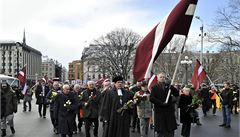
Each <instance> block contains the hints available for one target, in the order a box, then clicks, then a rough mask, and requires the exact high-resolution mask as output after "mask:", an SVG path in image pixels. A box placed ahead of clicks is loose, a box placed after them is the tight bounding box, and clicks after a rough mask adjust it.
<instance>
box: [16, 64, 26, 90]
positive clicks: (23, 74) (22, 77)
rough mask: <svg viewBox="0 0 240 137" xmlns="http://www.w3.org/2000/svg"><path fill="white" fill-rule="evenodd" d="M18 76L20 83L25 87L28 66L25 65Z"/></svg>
mask: <svg viewBox="0 0 240 137" xmlns="http://www.w3.org/2000/svg"><path fill="white" fill-rule="evenodd" d="M17 78H18V79H19V81H20V85H21V86H22V87H24V85H25V83H26V66H24V67H23V68H22V69H21V70H20V71H19V72H18V76H17Z"/></svg>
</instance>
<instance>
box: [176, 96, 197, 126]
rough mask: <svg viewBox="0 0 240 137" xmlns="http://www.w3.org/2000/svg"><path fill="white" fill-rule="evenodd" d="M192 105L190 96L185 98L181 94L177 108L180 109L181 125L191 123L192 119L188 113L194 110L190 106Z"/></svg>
mask: <svg viewBox="0 0 240 137" xmlns="http://www.w3.org/2000/svg"><path fill="white" fill-rule="evenodd" d="M191 103H192V96H190V95H189V96H186V95H185V94H182V95H181V96H180V100H179V108H180V122H181V123H191V122H192V121H193V118H192V117H191V115H190V113H191V112H192V111H193V110H194V108H193V107H191V106H190V104H191Z"/></svg>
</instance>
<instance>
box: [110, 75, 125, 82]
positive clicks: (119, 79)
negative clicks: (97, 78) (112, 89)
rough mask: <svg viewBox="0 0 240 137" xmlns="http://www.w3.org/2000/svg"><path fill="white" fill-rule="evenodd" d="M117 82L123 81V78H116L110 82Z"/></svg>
mask: <svg viewBox="0 0 240 137" xmlns="http://www.w3.org/2000/svg"><path fill="white" fill-rule="evenodd" d="M117 81H123V77H122V76H116V77H114V78H113V80H112V82H117Z"/></svg>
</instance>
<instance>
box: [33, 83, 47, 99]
mask: <svg viewBox="0 0 240 137" xmlns="http://www.w3.org/2000/svg"><path fill="white" fill-rule="evenodd" d="M44 90H45V92H44V96H42V95H43V91H42V85H38V86H37V88H36V91H35V96H36V99H37V101H36V104H47V103H48V101H47V97H46V96H47V94H48V92H49V87H48V86H45V89H44Z"/></svg>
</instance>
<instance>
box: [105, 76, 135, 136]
mask: <svg viewBox="0 0 240 137" xmlns="http://www.w3.org/2000/svg"><path fill="white" fill-rule="evenodd" d="M112 82H114V83H115V84H114V86H113V88H112V89H111V90H110V91H108V92H106V93H105V96H104V99H103V102H102V106H101V108H102V109H101V113H100V116H101V117H102V118H103V121H104V122H105V129H104V134H103V137H129V136H130V131H129V130H130V120H131V117H130V115H131V109H132V105H131V104H132V102H133V101H132V95H131V93H130V92H128V91H126V90H124V88H123V87H122V84H123V77H121V76H116V77H114V78H113V80H112ZM123 106H124V107H123ZM130 106H131V107H130Z"/></svg>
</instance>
